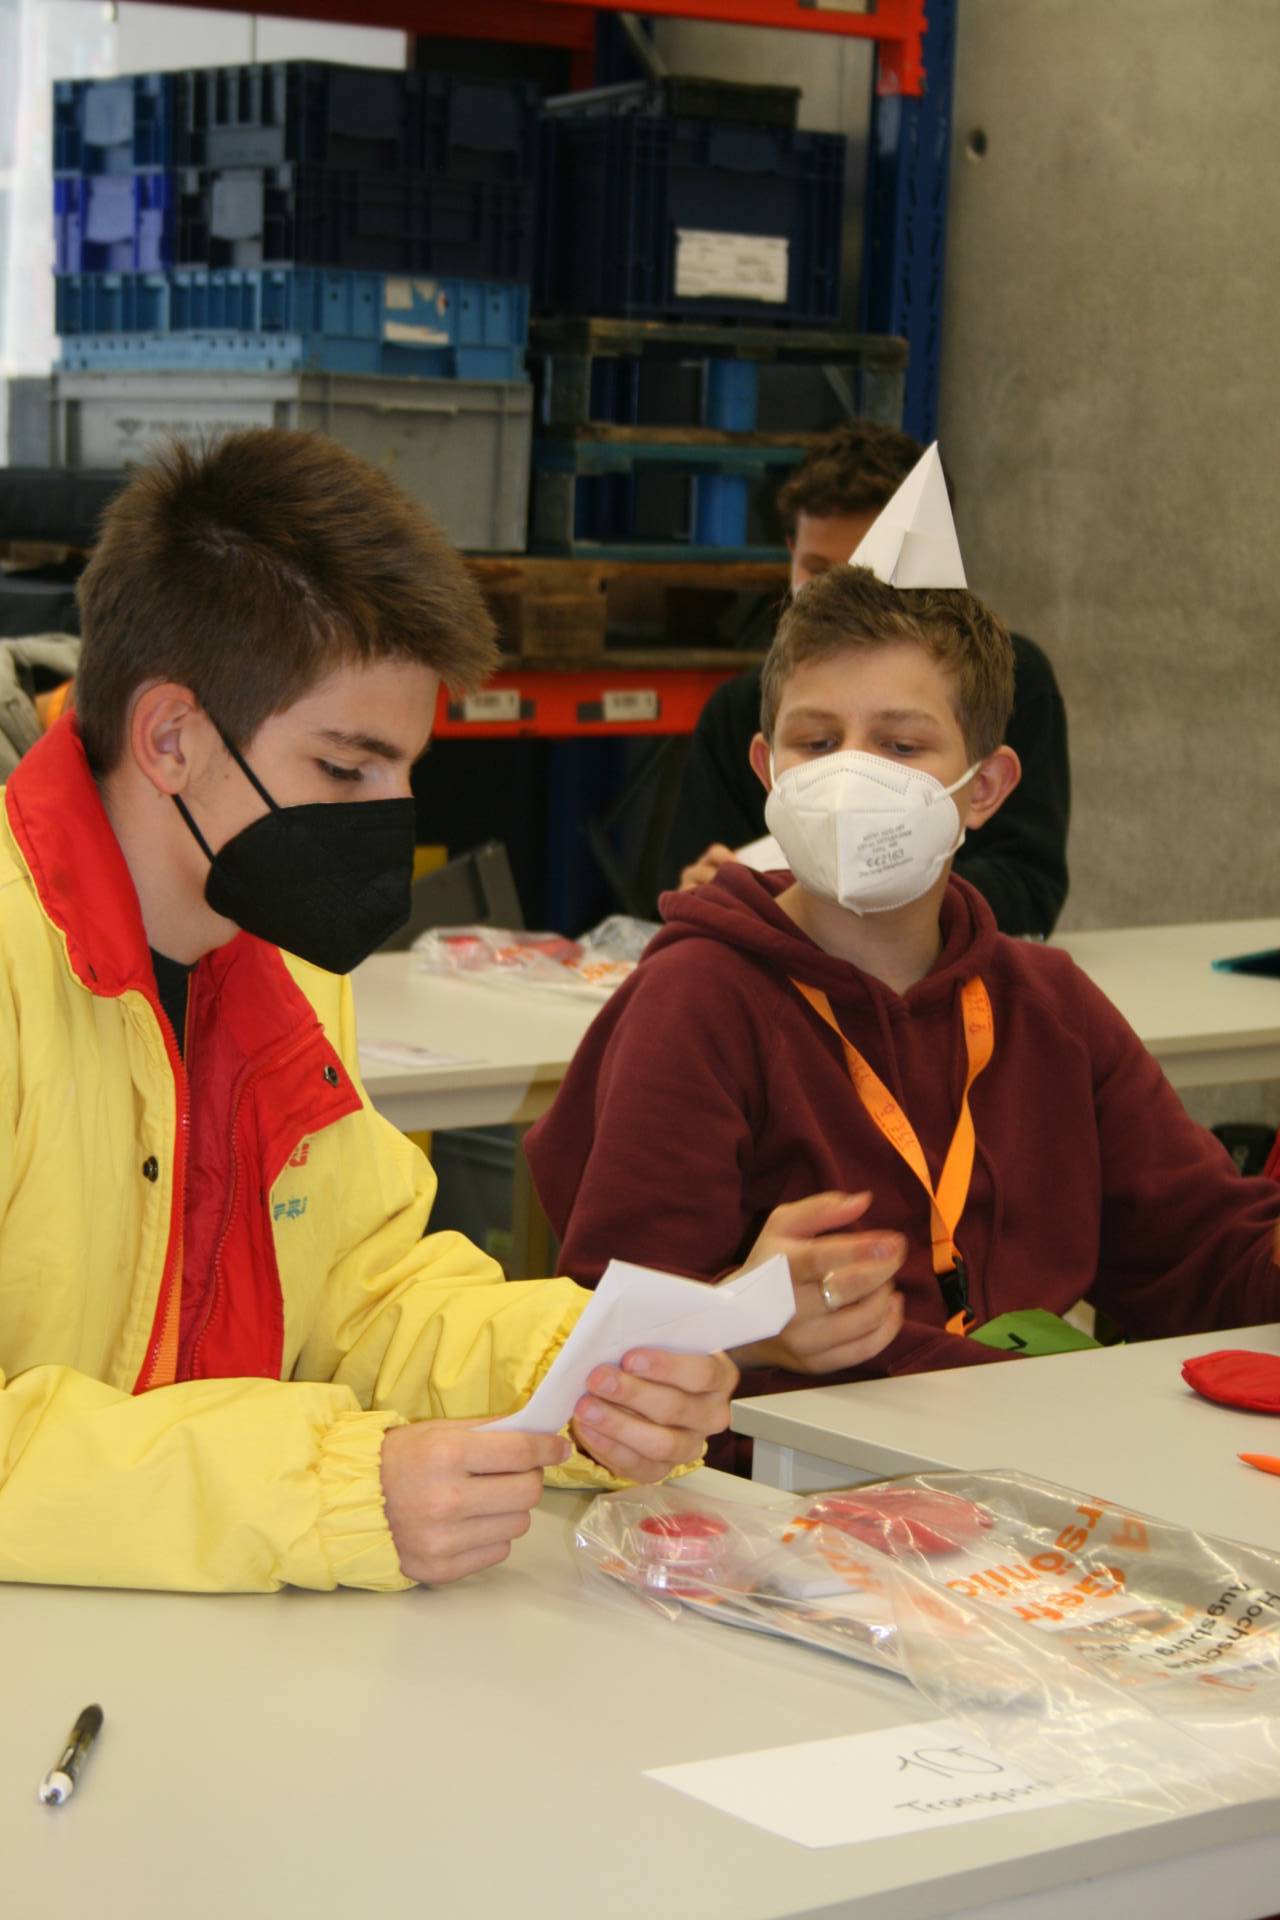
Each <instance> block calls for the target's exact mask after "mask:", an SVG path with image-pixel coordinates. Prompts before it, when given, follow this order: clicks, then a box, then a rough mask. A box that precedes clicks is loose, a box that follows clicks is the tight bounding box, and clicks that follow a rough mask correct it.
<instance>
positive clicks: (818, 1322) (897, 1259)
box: [733, 1193, 907, 1373]
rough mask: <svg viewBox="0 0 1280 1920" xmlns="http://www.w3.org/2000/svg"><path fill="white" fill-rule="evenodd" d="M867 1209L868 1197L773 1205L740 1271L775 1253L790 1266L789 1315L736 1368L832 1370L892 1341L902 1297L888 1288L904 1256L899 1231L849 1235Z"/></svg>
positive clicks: (740, 1356)
mask: <svg viewBox="0 0 1280 1920" xmlns="http://www.w3.org/2000/svg"><path fill="white" fill-rule="evenodd" d="M870 1205H871V1195H870V1194H869V1193H815V1194H812V1195H811V1196H810V1197H809V1199H807V1200H795V1201H792V1202H791V1203H790V1204H789V1205H788V1206H784V1207H775V1208H774V1210H773V1212H772V1213H771V1214H770V1215H769V1218H768V1219H767V1220H766V1221H765V1224H764V1230H763V1232H762V1233H761V1235H760V1238H759V1239H758V1240H757V1241H756V1244H755V1246H754V1247H753V1248H752V1249H751V1253H750V1255H749V1256H748V1258H747V1259H746V1260H745V1261H744V1262H743V1267H744V1269H745V1268H748V1267H758V1266H759V1265H760V1263H761V1261H762V1260H767V1259H769V1258H770V1256H771V1255H773V1254H775V1253H784V1254H785V1255H786V1256H787V1259H788V1261H789V1262H790V1265H791V1281H792V1285H793V1286H794V1288H795V1295H796V1311H795V1317H794V1318H793V1319H791V1320H789V1321H788V1322H787V1324H786V1326H785V1327H784V1328H783V1329H782V1332H781V1333H779V1334H776V1335H775V1336H774V1338H773V1339H772V1340H760V1341H757V1342H756V1343H755V1345H754V1346H750V1347H739V1348H738V1349H737V1350H736V1351H735V1353H734V1356H733V1357H734V1359H735V1360H736V1361H737V1363H738V1365H739V1366H740V1367H788V1368H790V1369H791V1371H792V1372H793V1373H838V1372H840V1371H841V1370H842V1369H843V1368H845V1367H857V1366H861V1365H862V1363H863V1362H864V1361H866V1360H874V1359H875V1356H876V1355H877V1354H878V1353H880V1352H882V1351H883V1350H884V1348H885V1347H887V1346H888V1345H889V1343H890V1341H891V1340H894V1339H896V1338H897V1335H898V1331H899V1329H900V1327H901V1326H902V1311H903V1309H902V1295H901V1294H900V1293H899V1292H898V1291H897V1289H896V1287H893V1286H891V1285H890V1282H891V1281H892V1279H893V1276H894V1274H895V1273H896V1272H897V1271H898V1268H899V1267H900V1266H901V1265H902V1263H903V1261H904V1260H905V1259H906V1256H907V1243H906V1240H905V1239H904V1238H903V1236H902V1235H901V1234H900V1233H847V1232H840V1231H838V1229H840V1228H847V1227H850V1226H852V1225H853V1222H854V1221H855V1220H858V1219H861V1217H862V1215H863V1214H864V1213H865V1212H866V1210H867V1208H868V1207H869V1206H870Z"/></svg>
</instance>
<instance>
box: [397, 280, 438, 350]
mask: <svg viewBox="0 0 1280 1920" xmlns="http://www.w3.org/2000/svg"><path fill="white" fill-rule="evenodd" d="M446 304H447V303H446V300H445V296H444V294H443V292H441V291H440V290H439V289H438V288H437V286H436V283H435V281H434V280H404V279H392V278H390V277H388V279H387V283H386V286H385V288H384V289H383V295H382V308H383V313H382V337H383V339H384V340H392V341H395V342H396V343H398V344H399V345H400V346H402V347H447V346H448V345H449V329H448V327H447V326H444V327H441V326H435V325H432V324H430V323H431V322H432V321H433V320H434V318H435V315H434V314H432V311H431V309H432V308H433V307H434V308H435V310H436V313H437V314H440V315H441V316H443V314H444V311H445V307H446ZM415 311H416V313H417V316H418V317H417V319H415V320H392V319H390V318H389V317H388V316H389V315H391V314H393V313H414V312H415ZM424 321H426V322H427V323H428V324H426V325H424V324H423V322H424Z"/></svg>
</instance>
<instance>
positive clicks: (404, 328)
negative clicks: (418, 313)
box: [382, 320, 449, 347]
mask: <svg viewBox="0 0 1280 1920" xmlns="http://www.w3.org/2000/svg"><path fill="white" fill-rule="evenodd" d="M382 337H383V339H384V340H396V341H398V342H399V344H400V345H401V346H402V347H447V346H448V344H449V329H448V327H415V326H412V325H411V324H410V323H409V321H407V320H384V321H383V323H382Z"/></svg>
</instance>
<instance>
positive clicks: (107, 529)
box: [75, 427, 498, 773]
mask: <svg viewBox="0 0 1280 1920" xmlns="http://www.w3.org/2000/svg"><path fill="white" fill-rule="evenodd" d="M78 599H79V602H80V616H81V626H82V629H83V635H84V638H83V645H82V649H81V655H80V666H79V671H78V673H77V675H76V684H75V707H76V713H77V715H78V718H79V723H80V731H81V734H82V737H83V739H84V744H85V750H86V752H87V754H88V757H89V763H90V765H91V766H92V767H93V769H94V771H95V772H97V773H105V772H109V771H110V769H111V768H112V767H114V766H115V765H116V764H117V762H118V761H119V759H120V756H121V754H122V752H123V751H124V744H125V737H126V728H127V724H128V716H129V709H130V707H131V705H132V702H133V699H134V696H135V694H136V693H137V692H138V689H139V688H140V687H142V686H145V685H146V684H147V683H148V682H154V681H157V680H173V681H176V682H177V683H178V684H179V685H180V686H184V687H190V689H191V691H192V692H193V693H194V694H195V696H196V698H197V699H198V700H199V702H200V704H201V706H202V707H204V708H205V709H206V711H207V712H208V713H209V715H210V716H211V718H212V719H213V720H214V721H215V722H216V723H217V725H218V726H219V727H221V728H222V730H223V732H224V733H225V734H226V736H227V737H228V739H230V740H231V741H232V742H233V743H234V744H235V745H237V746H241V747H242V746H244V745H246V744H247V742H248V741H250V740H251V739H252V738H253V736H254V734H255V733H256V732H257V730H258V728H259V727H260V726H261V725H262V723H263V721H264V720H266V719H268V718H269V717H270V716H271V715H272V714H273V713H280V712H282V711H283V710H284V709H285V708H286V707H289V706H292V705H293V703H294V702H295V701H296V700H299V699H300V698H301V697H302V695H303V694H305V693H306V692H308V691H309V689H310V688H312V687H313V686H315V685H316V684H317V683H318V682H319V681H320V680H322V679H324V678H325V676H326V675H327V674H329V673H332V672H333V671H335V670H336V669H337V668H339V667H341V666H346V665H350V664H353V663H369V662H372V661H375V660H383V659H397V660H411V661H417V662H420V663H421V664H422V665H423V666H426V667H430V668H432V669H433V670H434V671H435V672H436V673H438V674H439V675H440V677H441V679H442V680H443V681H444V682H445V683H446V685H447V686H449V687H450V688H451V689H453V690H456V691H466V690H469V689H470V688H472V687H475V686H478V685H479V684H480V683H481V682H482V681H484V680H485V679H487V678H488V676H489V675H490V674H491V673H492V672H493V670H494V667H495V666H496V664H497V657H498V656H497V649H496V646H495V644H494V629H493V622H492V620H491V619H490V617H489V614H488V612H487V610H486V608H485V604H484V601H483V599H482V598H481V595H480V592H479V590H478V588H477V587H476V585H475V583H474V581H473V580H472V578H471V575H470V574H469V573H468V571H467V568H466V566H465V565H464V563H463V561H462V560H461V559H460V558H459V556H458V555H457V554H456V553H455V552H454V550H453V548H452V547H451V546H450V545H449V544H448V542H447V541H446V539H445V538H444V535H443V534H442V533H441V532H440V531H439V529H438V528H437V527H436V525H435V523H434V521H433V520H432V519H431V518H430V516H429V515H428V514H427V513H426V512H425V510H424V509H423V508H422V507H421V506H419V505H418V504H417V502H416V501H413V500H411V499H410V498H409V496H408V495H407V494H406V493H404V492H403V491H402V490H401V489H400V488H399V487H398V486H397V485H396V484H395V482H394V481H393V480H392V479H391V478H390V477H389V476H388V475H387V474H385V473H383V472H381V471H380V470H379V469H378V468H377V467H373V466H370V465H369V463H368V462H367V461H365V460H361V459H360V458H358V456H357V455H356V454H354V453H350V452H348V450H347V449H346V448H345V447H342V446H340V445H339V444H338V443H337V441H335V440H330V439H328V438H326V437H325V436H324V435H322V434H317V433H293V432H284V431H281V430H279V429H275V428H265V427H263V428H253V429H250V430H248V431H246V432H241V433H232V434H228V435H227V436H226V437H225V438H223V439H220V440H218V441H215V442H214V443H213V444H211V445H209V446H206V447H203V448H198V449H193V448H190V447H187V446H184V445H181V444H178V443H175V444H172V445H170V446H169V447H167V448H166V449H165V451H164V452H163V453H161V455H160V456H159V457H158V458H157V459H156V460H155V461H154V462H153V463H152V464H151V465H149V466H147V467H144V468H143V469H142V470H141V471H140V472H139V473H138V474H136V475H135V477H134V478H133V480H132V481H131V482H130V483H129V485H128V486H127V487H126V488H125V489H124V491H123V492H122V493H120V494H119V495H117V497H116V498H115V499H114V500H113V501H112V503H111V505H110V506H109V507H108V508H107V511H106V513H105V515H104V516H103V523H102V532H101V535H100V537H99V540H98V543H97V546H96V547H95V549H94V553H93V558H92V559H91V560H90V562H89V565H88V566H87V567H86V569H85V571H84V573H83V575H82V576H81V579H80V584H79V589H78Z"/></svg>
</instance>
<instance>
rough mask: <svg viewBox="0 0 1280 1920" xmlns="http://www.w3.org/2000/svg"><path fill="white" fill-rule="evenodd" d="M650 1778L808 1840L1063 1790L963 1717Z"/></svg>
mask: <svg viewBox="0 0 1280 1920" xmlns="http://www.w3.org/2000/svg"><path fill="white" fill-rule="evenodd" d="M647 1777H648V1778H649V1779H650V1780H657V1781H658V1782H659V1783H660V1784H661V1785H662V1786H665V1787H675V1788H676V1789H677V1791H678V1792H680V1793H687V1794H689V1795H690V1796H691V1797H692V1798H693V1799H695V1800H701V1801H703V1802H705V1804H706V1805H707V1806H709V1807H718V1808H719V1809H720V1811H721V1812H722V1813H731V1814H732V1815H733V1816H734V1818H735V1819H738V1820H747V1821H750V1823H751V1825H752V1826H753V1827H763V1828H764V1830H765V1832H766V1833H776V1834H777V1835H778V1836H779V1838H781V1839H783V1840H794V1841H795V1842H796V1844H797V1845H798V1846H802V1847H845V1846H850V1845H852V1844H853V1843H854V1842H855V1841H860V1840H884V1839H890V1838H893V1837H895V1836H899V1835H903V1834H907V1835H910V1834H916V1833H927V1832H929V1831H931V1830H932V1829H933V1828H934V1827H953V1826H957V1825H959V1824H960V1823H961V1822H962V1821H965V1820H985V1819H989V1818H990V1817H991V1815H992V1814H998V1813H1014V1812H1017V1811H1019V1810H1021V1809H1023V1808H1029V1807H1037V1808H1039V1807H1051V1806H1057V1805H1060V1804H1061V1803H1062V1801H1063V1799H1064V1798H1065V1796H1064V1795H1063V1794H1060V1793H1056V1792H1054V1790H1053V1789H1052V1788H1050V1787H1044V1786H1041V1785H1040V1783H1039V1782H1038V1781H1036V1780H1033V1779H1032V1778H1031V1776H1030V1774H1026V1773H1023V1771H1022V1769H1021V1768H1020V1767H1015V1766H1012V1765H1011V1764H1010V1763H1009V1762H1008V1761H1006V1760H1002V1759H1001V1758H1000V1756H999V1755H998V1754H997V1753H994V1752H993V1751H992V1749H991V1748H990V1747H988V1746H984V1745H983V1743H982V1741H980V1740H977V1739H975V1738H974V1736H973V1735H972V1734H970V1733H967V1732H966V1731H965V1729H964V1728H963V1727H962V1726H961V1725H960V1723H959V1721H957V1720H923V1721H917V1722H914V1723H913V1724H912V1725H910V1726H906V1727H889V1728H881V1729H880V1730H879V1731H878V1732H875V1733H851V1734H847V1735H845V1736H844V1737H843V1738H840V1739H836V1740H809V1741H805V1742H804V1743H803V1744H802V1745H800V1746H794V1747H772V1748H768V1749H766V1750H765V1751H763V1752H761V1753H738V1754H731V1755H729V1756H728V1757H727V1758H726V1759H723V1760H697V1761H693V1762H692V1763H690V1764H688V1765H686V1766H679V1767H653V1768H651V1769H650V1770H649V1772H648V1775H647Z"/></svg>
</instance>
